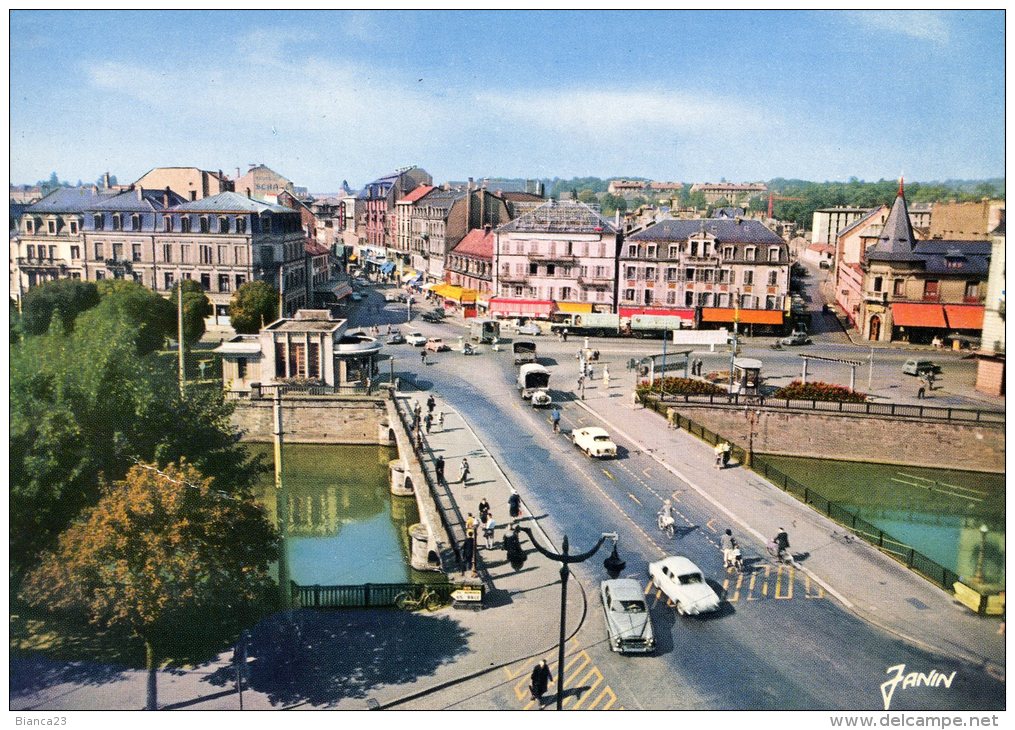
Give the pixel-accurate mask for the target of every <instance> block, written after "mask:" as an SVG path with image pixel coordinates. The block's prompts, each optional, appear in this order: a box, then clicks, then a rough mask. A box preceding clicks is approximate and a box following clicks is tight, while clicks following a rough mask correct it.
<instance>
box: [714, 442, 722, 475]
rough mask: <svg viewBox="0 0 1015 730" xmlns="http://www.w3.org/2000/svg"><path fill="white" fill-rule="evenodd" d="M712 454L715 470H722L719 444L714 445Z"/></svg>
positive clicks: (720, 445)
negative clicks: (713, 453)
mask: <svg viewBox="0 0 1015 730" xmlns="http://www.w3.org/2000/svg"><path fill="white" fill-rule="evenodd" d="M714 452H715V468H716V469H722V453H723V448H722V444H721V443H718V444H716V445H715V449H714Z"/></svg>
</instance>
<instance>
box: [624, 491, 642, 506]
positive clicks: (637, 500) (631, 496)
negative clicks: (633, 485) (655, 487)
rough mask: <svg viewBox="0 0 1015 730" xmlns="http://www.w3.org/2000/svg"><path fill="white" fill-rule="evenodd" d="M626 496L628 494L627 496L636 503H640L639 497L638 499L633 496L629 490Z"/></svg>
mask: <svg viewBox="0 0 1015 730" xmlns="http://www.w3.org/2000/svg"><path fill="white" fill-rule="evenodd" d="M627 496H628V497H630V498H631V499H633V500H634V501H635V502H637V503H638V504H641V500H639V499H638V498H637V497H635V496H634V495H633V494H631V493H630V492H628V493H627Z"/></svg>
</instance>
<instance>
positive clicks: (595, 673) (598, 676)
mask: <svg viewBox="0 0 1015 730" xmlns="http://www.w3.org/2000/svg"><path fill="white" fill-rule="evenodd" d="M590 679H594V680H595V681H594V682H592V684H591V685H589V688H588V691H587V692H584V693H582V696H581V697H578V698H577V701H575V702H574V706H573V707H571V708H570V709H572V710H577V709H579V708H580V707H581V705H582V702H584V701H585V700H587V699H588V698H589V697H591V696H592V692H593V691H594V690H595V688H596V687H598V686H599V685H600V684H602V681H603V673H602V672H600V671H599V667H592V668H591V669H590V670H589V671H587V672H586V673H585V676H584V677H582V678H581V679H580V680H579V681H577V682H573V683H572V684H571V687H572V689H573V688H574V687H582V686H584V685H585V684H586V683H588V681H589V680H590ZM565 689H566V688H565ZM572 700H576V698H575V696H574V695H568V696H567V697H565V698H564V702H563V703H562V704H563V705H564V706H565V707H566V706H567V705H568V703H569V702H571V701H572Z"/></svg>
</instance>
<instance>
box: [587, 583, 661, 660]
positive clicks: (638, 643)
mask: <svg viewBox="0 0 1015 730" xmlns="http://www.w3.org/2000/svg"><path fill="white" fill-rule="evenodd" d="M599 598H600V599H601V600H602V602H603V615H604V616H605V617H606V635H607V636H608V637H609V640H610V648H611V649H612V650H613V651H618V652H621V653H624V652H638V653H647V652H650V651H652V650H653V649H655V645H656V640H655V636H654V635H653V634H652V617H651V616H650V615H649V612H648V606H646V605H645V595H644V592H643V591H642V589H641V585H640V584H639V583H638V581H636V580H633V579H632V578H619V579H617V580H604V581H603V582H602V583H600V584H599Z"/></svg>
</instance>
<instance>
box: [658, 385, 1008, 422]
mask: <svg viewBox="0 0 1015 730" xmlns="http://www.w3.org/2000/svg"><path fill="white" fill-rule="evenodd" d="M664 400H665V402H667V403H686V404H688V405H718V406H751V407H756V406H761V407H765V408H778V409H782V410H790V411H822V412H830V413H846V414H849V415H855V416H890V417H895V418H923V419H927V420H935V421H962V422H973V423H1000V424H1003V423H1004V422H1005V414H1004V411H987V410H979V409H972V408H948V407H942V406H923V405H908V404H905V403H871V402H863V403H847V402H845V401H823V400H810V399H809V400H795V399H790V398H772V397H768V396H761V395H742V394H734V395H726V394H719V395H681V394H672V393H667V394H665V396H664Z"/></svg>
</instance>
